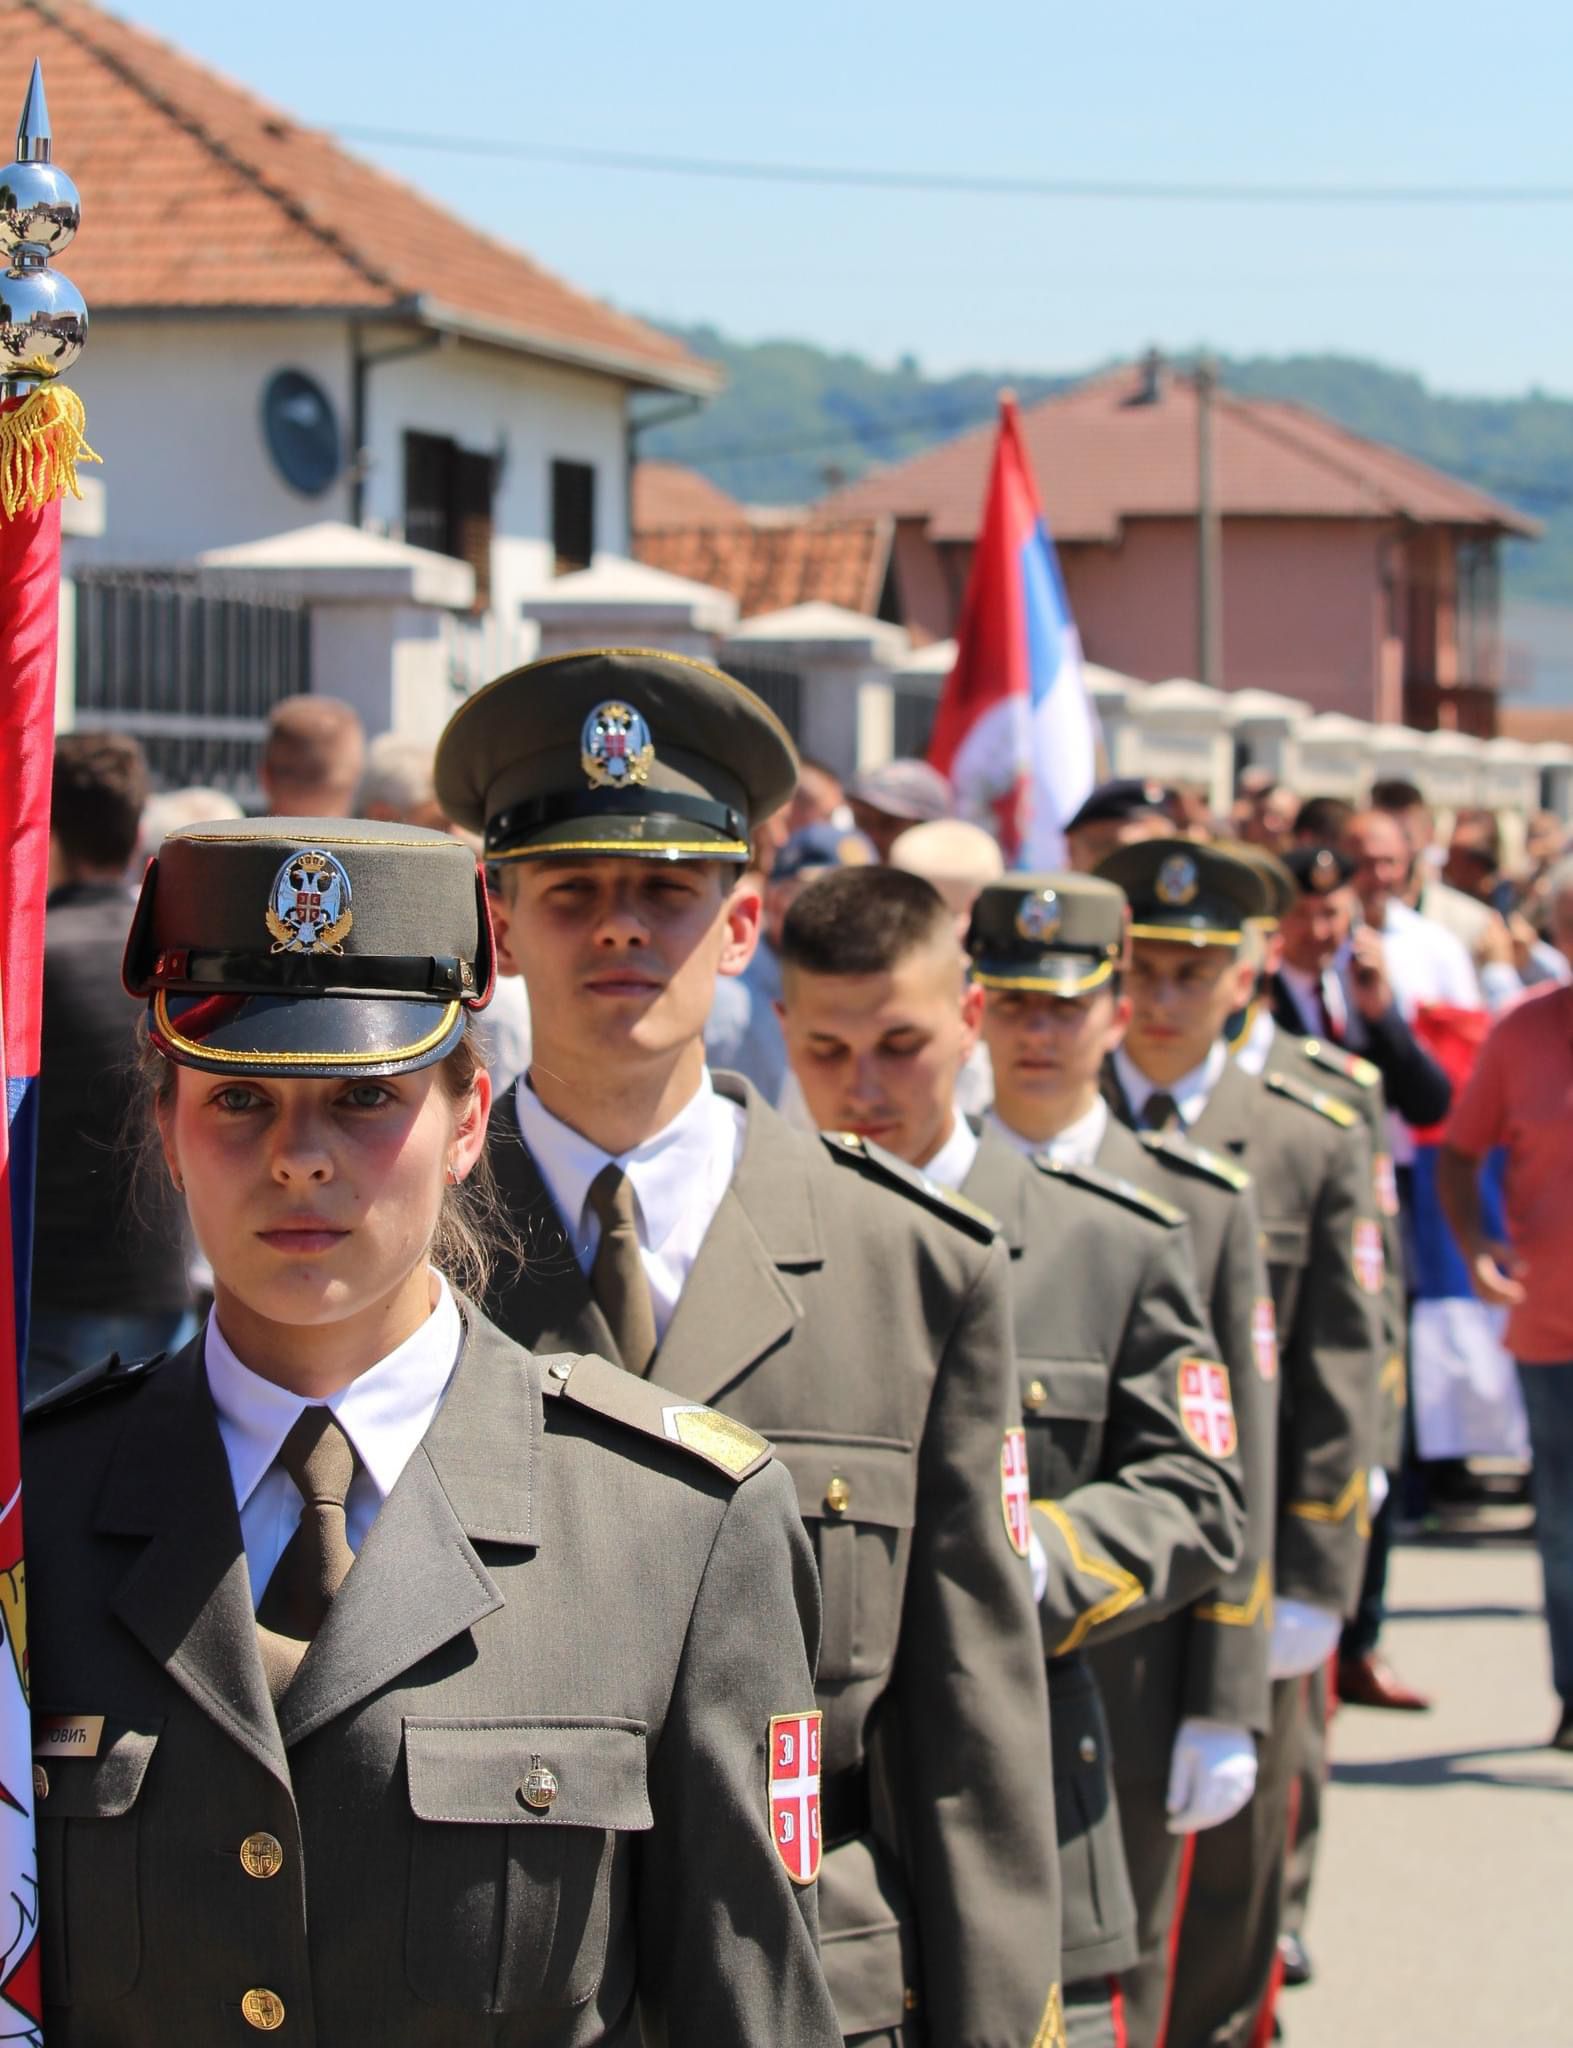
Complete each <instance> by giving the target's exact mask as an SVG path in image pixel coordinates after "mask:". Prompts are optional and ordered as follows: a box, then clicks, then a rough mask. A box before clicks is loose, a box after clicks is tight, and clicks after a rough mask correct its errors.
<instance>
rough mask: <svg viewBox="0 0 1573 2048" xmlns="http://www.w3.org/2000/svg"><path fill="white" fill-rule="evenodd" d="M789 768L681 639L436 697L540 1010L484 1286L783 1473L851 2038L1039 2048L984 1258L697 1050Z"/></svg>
mask: <svg viewBox="0 0 1573 2048" xmlns="http://www.w3.org/2000/svg"><path fill="white" fill-rule="evenodd" d="M795 769H796V760H795V755H794V753H793V749H792V745H791V742H790V740H789V739H788V738H787V735H786V733H785V731H784V730H783V728H782V727H781V725H780V724H779V723H778V721H777V720H776V719H775V717H774V716H773V715H772V714H771V713H770V712H769V711H768V710H767V709H766V707H765V706H764V705H763V704H761V703H760V701H759V700H758V699H757V698H756V697H754V696H753V695H752V693H751V692H749V691H747V690H745V689H743V688H742V687H741V686H740V685H739V684H738V683H736V682H735V681H733V680H732V678H730V677H728V676H725V675H723V674H721V673H720V672H719V671H718V670H715V669H712V668H709V667H707V666H706V665H704V664H703V663H700V662H695V661H689V660H686V659H684V658H682V657H680V656H676V655H669V654H661V653H648V654H647V653H629V652H625V651H619V652H602V651H589V652H585V653H580V654H572V655H564V656H559V657H556V658H553V659H548V660H545V661H540V662H536V663H534V664H532V665H531V666H529V667H527V668H524V669H521V670H518V671H516V672H515V673H513V674H512V675H509V676H505V677H503V678H502V679H501V680H500V681H498V682H496V683H494V684H492V685H491V687H490V688H489V689H487V690H484V691H482V692H480V693H479V694H478V695H477V696H476V697H474V698H472V699H470V700H469V702H468V703H467V704H465V705H464V706H463V707H461V709H460V710H459V711H458V712H457V713H456V714H455V716H454V718H453V720H452V721H451V722H450V724H449V727H448V730H447V732H446V733H445V734H444V736H443V739H442V742H441V745H440V746H439V749H438V761H437V781H438V789H439V792H440V794H441V796H442V800H443V803H444V807H445V808H446V809H447V811H448V812H449V815H450V816H452V817H454V818H455V819H456V820H457V821H458V822H460V823H462V824H464V825H465V826H467V827H468V828H470V829H472V830H484V832H485V835H486V844H487V852H488V855H489V857H490V858H491V859H493V860H494V861H497V862H499V863H500V864H501V867H502V879H503V894H502V902H501V906H500V914H499V921H498V922H499V935H498V947H499V952H501V951H502V950H503V949H506V950H507V951H508V953H509V954H510V955H511V957H512V958H513V959H514V960H515V961H516V962H517V963H518V964H519V966H520V967H521V968H522V970H523V972H524V976H525V980H526V982H527V984H528V986H529V990H530V998H531V1008H532V1011H533V1013H534V1015H535V1019H536V1037H535V1059H534V1064H533V1065H532V1067H531V1070H530V1073H529V1075H528V1076H526V1077H525V1079H524V1080H523V1081H522V1082H521V1083H520V1084H519V1086H518V1087H516V1088H515V1089H514V1090H512V1091H511V1092H510V1094H509V1096H508V1097H507V1098H506V1099H505V1100H504V1101H503V1102H502V1103H501V1104H500V1105H499V1107H498V1109H497V1110H495V1111H494V1113H493V1119H492V1126H493V1142H492V1156H493V1160H494V1164H495V1167H496V1171H497V1174H498V1178H499V1181H500V1184H501V1188H502V1192H503V1196H504V1199H505V1201H506V1202H507V1204H508V1207H509V1209H510V1211H511V1213H512V1215H513V1217H514V1220H515V1222H516V1223H517V1225H518V1227H519V1228H520V1230H521V1232H522V1234H523V1237H524V1240H525V1251H526V1258H525V1264H524V1270H523V1272H522V1273H521V1274H520V1275H519V1277H518V1279H517V1280H516V1281H515V1282H514V1283H513V1284H512V1285H510V1286H508V1287H506V1288H503V1289H500V1290H498V1291H496V1293H495V1297H494V1300H493V1302H492V1309H493V1313H494V1314H495V1316H496V1318H497V1320H498V1321H499V1322H500V1323H501V1324H502V1325H503V1327H504V1328H505V1329H506V1330H508V1331H509V1332H510V1334H512V1335H514V1336H516V1337H517V1338H519V1339H520V1341H522V1342H526V1343H528V1344H530V1345H531V1346H532V1347H535V1348H540V1349H544V1350H552V1349H557V1348H563V1349H586V1350H593V1351H598V1352H600V1353H602V1354H603V1355H605V1356H607V1357H610V1358H612V1359H614V1360H617V1361H619V1362H620V1363H621V1364H622V1365H623V1366H625V1367H626V1368H627V1369H628V1370H629V1371H630V1372H632V1373H637V1374H651V1373H652V1372H653V1376H655V1377H658V1378H659V1379H660V1380H661V1381H662V1382H663V1384H665V1385H667V1386H670V1387H672V1388H674V1389H675V1390H676V1393H677V1395H678V1396H679V1397H680V1399H681V1400H683V1401H687V1402H711V1401H714V1402H715V1403H716V1404H718V1405H719V1406H720V1407H721V1408H722V1409H723V1410H724V1411H725V1412H726V1413H727V1414H728V1415H729V1416H735V1417H736V1418H737V1419H738V1420H739V1421H742V1422H747V1423H751V1424H752V1426H753V1427H755V1428H757V1429H759V1430H761V1431H763V1432H765V1433H766V1434H768V1436H769V1437H770V1438H771V1439H772V1441H773V1442H774V1443H775V1445H776V1447H777V1456H778V1458H779V1460H780V1462H781V1463H783V1464H784V1465H785V1466H786V1467H787V1469H788V1470H789V1471H790V1472H791V1473H792V1475H793V1477H794V1479H795V1480H796V1482H797V1487H798V1498H799V1504H800V1506H801V1509H802V1512H803V1515H804V1519H805V1520H806V1521H807V1523H808V1524H809V1527H810V1530H811V1532H812V1534H813V1537H814V1540H815V1547H816V1552H817V1558H818V1564H819V1570H820V1575H821V1579H822V1582H823V1585H824V1588H825V1622H824V1628H823V1633H822V1638H821V1648H820V1658H819V1668H818V1682H817V1693H818V1702H819V1706H820V1708H821V1710H822V1712H823V1713H824V1716H825V1728H824V1769H825V1787H824V1795H823V1799H822V1805H821V1827H822V1833H823V1837H824V1841H825V1845H826V1847H825V1855H824V1863H823V1872H822V1879H821V1926H822V1932H823V1938H824V1945H825V1962H826V1975H827V1978H828V1980H829V1982H830V1984H831V1989H832V1992H833V1994H834V1996H835V2000H836V2006H837V2011H838V2014H839V2016H840V2020H841V2024H842V2027H843V2030H844V2032H845V2034H846V2036H847V2038H848V2039H849V2040H850V2041H853V2042H857V2043H864V2042H867V2043H879V2044H891V2048H894V2044H898V2043H899V2044H901V2048H952V2044H954V2048H985V2044H987V2048H994V2044H1013V2048H1014V2044H1020V2048H1029V2044H1035V2048H1048V2044H1050V2043H1056V2042H1059V2041H1060V2040H1061V2039H1062V2035H1063V2020H1062V2014H1061V1997H1060V1988H1059V1968H1058V1956H1059V1911H1060V1909H1059V1888H1058V1874H1057V1867H1056V1862H1055V1841H1054V1813H1053V1800H1052V1788H1051V1781H1050V1770H1049V1758H1048V1744H1047V1705H1046V1700H1045V1688H1044V1680H1043V1663H1042V1652H1041V1644H1040V1639H1039V1636H1038V1630H1037V1624H1036V1617H1035V1613H1034V1606H1033V1594H1032V1583H1031V1575H1030V1573H1029V1571H1028V1568H1027V1565H1026V1562H1025V1560H1024V1558H1023V1557H1022V1556H1021V1555H1019V1554H1018V1552H1017V1550H1016V1548H1015V1547H1014V1545H1013V1543H1012V1540H1011V1534H1010V1529H1009V1525H1008V1523H1007V1521H1006V1517H1005V1513H1004V1510H1003V1504H1002V1485H1003V1482H1002V1476H1001V1459H1002V1455H1003V1453H1004V1451H1005V1449H1006V1447H1007V1434H1008V1431H1009V1430H1010V1429H1011V1428H1012V1427H1013V1426H1015V1425H1017V1424H1018V1423H1019V1414H1020V1411H1019V1407H1018V1406H1017V1390H1016V1376H1015V1362H1014V1357H1013V1353H1012V1349H1011V1338H1010V1326H1009V1301H1008V1294H1007V1286H1008V1262H1007V1255H1006V1253H1005V1250H1004V1248H1003V1246H1001V1245H1000V1244H999V1243H998V1242H997V1241H996V1239H995V1234H994V1230H993V1227H992V1225H991V1224H989V1223H987V1222H983V1221H980V1220H979V1219H978V1218H977V1217H976V1216H975V1215H974V1214H972V1213H971V1212H969V1211H968V1210H966V1209H965V1208H964V1207H962V1206H961V1205H960V1204H958V1203H956V1202H954V1201H952V1200H951V1198H950V1197H948V1196H945V1195H943V1194H941V1193H939V1192H938V1191H935V1190H931V1189H928V1188H926V1187H925V1186H924V1185H923V1184H922V1183H921V1181H920V1180H919V1178H918V1177H917V1176H916V1175H914V1174H912V1173H911V1171H910V1170H909V1169H908V1168H906V1167H905V1166H903V1165H902V1164H901V1163H900V1162H899V1161H895V1160H891V1159H889V1158H888V1157H886V1156H885V1155H882V1154H881V1153H880V1152H879V1151H878V1148H876V1147H871V1146H867V1145H864V1144H862V1143H861V1142H859V1141H856V1140H846V1139H839V1140H821V1139H820V1138H818V1137H815V1136H811V1135H810V1134H807V1133H804V1132H799V1131H795V1130H793V1129H791V1128H790V1127H789V1126H788V1125H787V1124H785V1122H784V1121H783V1120H782V1119H781V1118H780V1117H778V1116H777V1115H776V1114H775V1113H774V1112H773V1111H772V1110H770V1109H769V1108H768V1107H766V1105H765V1104H763V1103H762V1102H761V1101H760V1099H759V1097H758V1096H757V1095H756V1094H754V1093H753V1092H752V1091H751V1090H750V1089H748V1087H747V1086H746V1085H745V1084H744V1083H742V1082H740V1081H737V1080H735V1079H733V1078H732V1077H730V1076H721V1077H719V1078H718V1079H717V1080H716V1081H715V1082H712V1081H711V1078H710V1076H709V1073H708V1071H707V1069H706V1067H705V1063H704V1045H703V1036H702V1034H703V1028H704V1020H705V1017H706V1015H707V1014H708V1011H709V1008H710V1003H711V998H712V995H713V991H714V986H715V982H716V978H717V976H718V975H719V974H726V975H734V974H736V973H738V972H740V971H741V969H742V968H743V967H744V966H745V965H746V963H747V961H748V958H749V956H750V953H751V952H752V949H753V946H754V943H755V941H756V938H757V934H758V924H759V916H760V901H759V896H758V893H757V891H755V890H754V889H753V888H752V887H750V886H748V885H747V884H746V883H736V882H735V881H734V876H736V875H737V874H738V872H739V871H740V870H741V869H742V867H743V865H744V863H745V862H746V860H747V857H748V841H749V835H750V832H751V830H752V828H753V827H754V826H756V825H757V824H758V823H759V822H760V820H761V819H763V818H766V817H768V816H770V815H771V814H772V813H773V812H774V811H776V810H777V809H779V808H780V806H781V805H782V804H783V803H784V802H785V801H786V799H787V797H788V795H789V794H790V791H791V788H792V783H793V777H794V774H795ZM671 1413H672V1423H673V1427H674V1428H677V1427H678V1426H680V1423H681V1418H682V1414H683V1410H682V1409H681V1408H675V1407H674V1408H673V1410H672V1411H671ZM607 1512H608V1513H609V1514H612V1515H615V1513H616V1512H617V1504H616V1502H615V1501H609V1502H608V1503H607Z"/></svg>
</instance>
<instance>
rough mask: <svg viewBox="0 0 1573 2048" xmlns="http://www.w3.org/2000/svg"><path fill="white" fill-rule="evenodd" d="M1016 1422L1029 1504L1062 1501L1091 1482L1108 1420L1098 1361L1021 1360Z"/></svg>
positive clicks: (1104, 1374)
mask: <svg viewBox="0 0 1573 2048" xmlns="http://www.w3.org/2000/svg"><path fill="white" fill-rule="evenodd" d="M1018 1364H1019V1370H1020V1376H1021V1418H1022V1421H1023V1422H1024V1423H1025V1424H1026V1428H1027V1476H1028V1481H1029V1484H1030V1485H1031V1488H1032V1497H1033V1499H1034V1500H1063V1499H1064V1497H1065V1495H1066V1494H1068V1493H1074V1492H1075V1490H1076V1488H1077V1487H1078V1486H1085V1485H1086V1483H1087V1482H1088V1480H1090V1479H1092V1478H1094V1477H1095V1476H1096V1474H1097V1471H1098V1466H1099V1463H1100V1461H1101V1459H1102V1457H1103V1432H1104V1429H1105V1426H1106V1425H1107V1423H1108V1419H1109V1368H1108V1366H1107V1364H1106V1363H1105V1362H1104V1361H1103V1360H1102V1359H1101V1358H1023V1359H1021V1360H1019V1361H1018Z"/></svg>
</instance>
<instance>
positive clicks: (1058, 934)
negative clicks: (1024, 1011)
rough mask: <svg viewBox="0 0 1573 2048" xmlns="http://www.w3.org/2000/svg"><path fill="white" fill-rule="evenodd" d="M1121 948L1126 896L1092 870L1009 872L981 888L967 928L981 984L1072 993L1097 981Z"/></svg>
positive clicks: (1111, 969) (1111, 970)
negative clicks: (1004, 878) (1006, 877)
mask: <svg viewBox="0 0 1573 2048" xmlns="http://www.w3.org/2000/svg"><path fill="white" fill-rule="evenodd" d="M1124 950H1125V898H1124V896H1123V895H1122V894H1121V893H1120V891H1119V890H1118V889H1117V888H1115V886H1114V884H1113V883H1112V882H1100V881H1099V880H1098V879H1097V877H1096V876H1095V875H1080V874H1062V875H1012V876H1011V877H1010V879H1009V880H1008V881H1005V882H991V883H989V885H988V886H987V888H985V889H983V890H982V891H980V893H979V895H978V899H977V902H976V903H975V904H974V905H973V909H972V923H971V925H970V926H969V927H968V930H967V951H968V952H969V953H970V954H971V955H972V978H973V980H974V981H976V982H978V983H979V984H981V986H982V987H984V988H990V989H1026V990H1031V991H1035V992H1038V993H1041V994H1044V995H1055V996H1078V995H1085V994H1086V993H1087V991H1088V990H1089V989H1095V988H1101V987H1102V986H1103V984H1104V983H1105V982H1106V981H1108V980H1109V979H1110V977H1111V976H1112V975H1114V974H1115V973H1116V972H1117V971H1118V968H1119V965H1120V956H1121V954H1122V953H1123V952H1124Z"/></svg>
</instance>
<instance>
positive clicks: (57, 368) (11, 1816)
mask: <svg viewBox="0 0 1573 2048" xmlns="http://www.w3.org/2000/svg"><path fill="white" fill-rule="evenodd" d="M80 220H81V203H80V201H79V200H78V197H77V190H76V187H75V185H73V184H72V182H71V180H70V178H68V177H67V176H66V174H65V172H64V171H62V170H61V169H60V167H59V166H58V165H57V164H56V163H55V162H54V140H53V136H52V133H51V130H50V125H49V108H48V104H47V102H46V100H45V97H44V74H43V68H42V66H41V65H39V64H38V63H37V62H35V63H34V65H33V72H32V77H31V79H30V80H29V82H28V87H27V97H26V99H25V101H24V102H23V106H22V118H21V120H20V122H19V124H18V130H17V141H16V158H15V161H14V162H12V163H11V164H9V165H7V166H6V168H5V169H4V170H0V262H3V263H4V266H5V268H4V271H3V273H0V855H3V857H0V1066H3V1070H4V1071H3V1076H0V1078H3V1079H4V1082H5V1097H6V1121H5V1124H4V1126H3V1128H0V1633H3V1635H4V1639H5V1640H4V1648H3V1649H0V2038H3V2039H4V2040H6V2041H7V2042H21V2043H26V2044H29V2048H40V2044H41V2043H42V2041H43V1990H42V1982H41V1972H40V1963H39V1950H38V1875H37V1872H38V1864H37V1853H36V1849H35V1838H34V1832H33V1810H34V1801H35V1798H36V1796H37V1795H38V1794H40V1793H43V1792H45V1791H46V1785H45V1784H44V1783H42V1782H38V1781H37V1780H35V1767H34V1765H33V1761H32V1739H31V1727H30V1722H29V1712H28V1665H27V1595H26V1566H25V1564H24V1562H23V1554H22V1452H21V1435H22V1431H21V1421H22V1393H23V1377H24V1369H25V1362H26V1357H27V1300H28V1281H29V1272H30V1267H31V1262H32V1209H33V1159H34V1142H35V1131H36V1124H37V1084H38V1064H39V1050H40V1035H41V1021H42V1019H41V1011H42V1000H43V965H44V897H45V892H46V890H47V887H48V873H49V792H50V781H51V775H52V769H53V758H54V710H55V671H56V664H57V660H58V649H59V630H60V500H61V497H62V496H63V494H64V493H65V492H66V491H70V492H72V493H73V495H75V496H78V497H79V496H80V495H81V492H80V490H79V489H78V487H77V476H76V471H77V464H78V463H79V462H84V461H89V462H96V461H97V460H98V457H97V456H96V455H94V454H93V452H92V450H91V449H90V448H89V447H88V446H87V443H86V440H85V439H84V433H83V428H84V421H83V415H82V401H81V400H80V398H78V397H77V395H76V393H75V392H74V391H71V390H70V389H68V388H67V387H66V386H65V385H63V384H61V383H60V382H59V379H60V377H61V376H62V375H63V374H64V372H66V371H67V370H69V369H70V368H71V367H72V366H73V365H74V364H75V363H76V361H77V359H78V358H79V357H80V355H81V353H82V350H83V347H84V346H85V344H86V341H87V308H86V306H85V305H84V304H83V302H82V295H81V293H80V292H79V291H78V290H77V288H76V286H75V285H74V284H72V282H71V280H70V279H69V278H68V277H65V276H63V275H62V274H61V273H60V272H59V271H58V270H55V269H54V268H53V267H52V264H53V259H54V258H55V257H56V256H57V255H58V254H59V253H60V251H61V250H62V249H64V248H66V247H67V245H68V244H69V243H70V241H71V239H72V237H73V236H74V235H75V233H76V231H77V227H78V225H79V223H80Z"/></svg>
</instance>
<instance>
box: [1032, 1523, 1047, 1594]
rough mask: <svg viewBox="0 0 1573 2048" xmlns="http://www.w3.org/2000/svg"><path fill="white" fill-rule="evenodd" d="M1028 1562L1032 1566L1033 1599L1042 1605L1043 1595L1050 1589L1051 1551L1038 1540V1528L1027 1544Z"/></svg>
mask: <svg viewBox="0 0 1573 2048" xmlns="http://www.w3.org/2000/svg"><path fill="white" fill-rule="evenodd" d="M1027 1563H1028V1564H1029V1565H1030V1566H1031V1568H1032V1599H1033V1605H1034V1606H1041V1605H1042V1603H1043V1596H1044V1594H1045V1593H1046V1592H1047V1591H1048V1590H1049V1553H1048V1552H1047V1551H1046V1550H1045V1549H1044V1547H1043V1545H1042V1544H1041V1543H1040V1542H1039V1541H1038V1532H1037V1530H1036V1529H1034V1530H1033V1532H1032V1538H1031V1541H1030V1542H1029V1543H1028V1545H1027Z"/></svg>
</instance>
